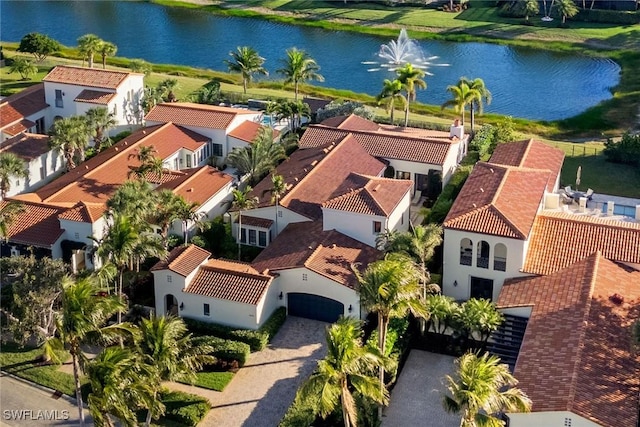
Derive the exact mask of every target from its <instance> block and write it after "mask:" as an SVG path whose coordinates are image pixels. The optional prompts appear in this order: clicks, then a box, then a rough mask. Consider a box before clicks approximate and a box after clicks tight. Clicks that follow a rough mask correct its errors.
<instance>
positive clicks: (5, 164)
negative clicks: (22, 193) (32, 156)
mask: <svg viewBox="0 0 640 427" xmlns="http://www.w3.org/2000/svg"><path fill="white" fill-rule="evenodd" d="M13 177H15V178H24V179H27V178H29V169H26V168H25V167H24V161H23V160H22V159H21V158H20V157H18V156H17V155H15V154H13V153H8V152H5V153H0V200H3V199H4V198H5V196H6V195H7V193H8V192H9V190H11V178H13Z"/></svg>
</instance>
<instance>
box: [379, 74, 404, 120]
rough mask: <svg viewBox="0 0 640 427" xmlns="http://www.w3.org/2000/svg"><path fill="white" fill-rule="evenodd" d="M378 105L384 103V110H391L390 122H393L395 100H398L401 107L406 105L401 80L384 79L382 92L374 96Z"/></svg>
mask: <svg viewBox="0 0 640 427" xmlns="http://www.w3.org/2000/svg"><path fill="white" fill-rule="evenodd" d="M376 99H377V100H378V105H380V104H384V106H385V110H386V111H387V113H388V112H391V115H390V118H391V124H393V113H394V110H395V106H396V103H397V102H400V104H401V105H402V108H403V109H404V108H406V106H407V98H406V97H405V96H404V95H403V94H402V82H401V81H400V80H398V79H395V80H389V79H384V83H383V86H382V92H380V94H378V96H377V97H376Z"/></svg>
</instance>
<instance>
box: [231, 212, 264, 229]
mask: <svg viewBox="0 0 640 427" xmlns="http://www.w3.org/2000/svg"><path fill="white" fill-rule="evenodd" d="M238 219H239V217H238V218H236V221H235V222H236V223H238ZM272 224H273V220H272V219H265V218H257V217H254V216H248V215H246V214H243V215H242V226H243V227H244V226H245V225H248V226H251V227H258V228H271V225H272Z"/></svg>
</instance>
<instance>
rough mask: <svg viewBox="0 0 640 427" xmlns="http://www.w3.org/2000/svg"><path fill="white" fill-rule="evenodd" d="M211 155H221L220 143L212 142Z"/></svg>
mask: <svg viewBox="0 0 640 427" xmlns="http://www.w3.org/2000/svg"><path fill="white" fill-rule="evenodd" d="M213 155H214V156H216V157H222V144H213Z"/></svg>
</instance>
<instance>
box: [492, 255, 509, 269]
mask: <svg viewBox="0 0 640 427" xmlns="http://www.w3.org/2000/svg"><path fill="white" fill-rule="evenodd" d="M493 269H494V270H497V271H507V259H506V258H499V257H495V258H494V259H493Z"/></svg>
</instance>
